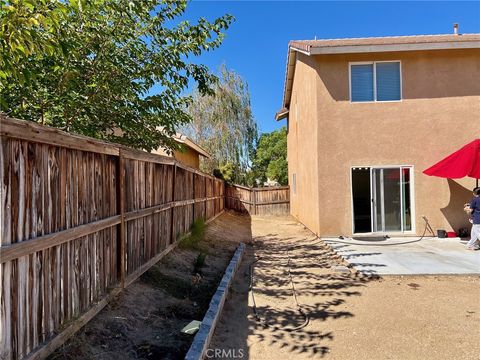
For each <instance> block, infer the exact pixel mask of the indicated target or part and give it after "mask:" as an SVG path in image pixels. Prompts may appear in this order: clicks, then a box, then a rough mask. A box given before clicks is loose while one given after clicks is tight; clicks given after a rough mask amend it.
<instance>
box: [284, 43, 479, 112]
mask: <svg viewBox="0 0 480 360" xmlns="http://www.w3.org/2000/svg"><path fill="white" fill-rule="evenodd" d="M477 48H480V34H462V35H457V34H453V35H452V34H449V35H415V36H390V37H371V38H354V39H325V40H293V41H290V42H289V44H288V56H287V69H286V72H285V86H284V92H283V103H282V109H281V110H279V111H278V112H277V113H276V114H275V119H277V120H281V119H283V118H285V117H287V116H288V111H289V110H288V109H289V107H290V96H291V93H292V84H293V76H294V72H295V71H294V70H295V62H296V53H297V52H301V53H303V54H305V55H308V56H311V55H321V54H354V53H373V52H387V51H416V50H443V49H477Z"/></svg>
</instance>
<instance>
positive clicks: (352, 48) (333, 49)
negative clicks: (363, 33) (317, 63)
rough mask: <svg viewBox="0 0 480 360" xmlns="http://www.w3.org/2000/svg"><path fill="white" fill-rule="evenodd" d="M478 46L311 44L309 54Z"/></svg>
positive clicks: (477, 45)
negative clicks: (315, 45) (322, 45)
mask: <svg viewBox="0 0 480 360" xmlns="http://www.w3.org/2000/svg"><path fill="white" fill-rule="evenodd" d="M478 48H480V41H445V42H432V43H411V44H383V45H342V46H325V47H321V46H319V47H314V46H311V47H310V49H309V50H310V51H309V52H308V54H309V55H324V54H355V53H378V52H396V51H425V50H453V49H478ZM293 49H295V48H293ZM295 50H296V49H295ZM296 51H298V50H296ZM304 53H305V52H304Z"/></svg>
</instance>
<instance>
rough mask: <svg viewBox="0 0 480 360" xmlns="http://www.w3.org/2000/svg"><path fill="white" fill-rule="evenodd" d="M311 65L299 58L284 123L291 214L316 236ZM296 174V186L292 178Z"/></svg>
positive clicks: (315, 124)
mask: <svg viewBox="0 0 480 360" xmlns="http://www.w3.org/2000/svg"><path fill="white" fill-rule="evenodd" d="M316 76H317V74H316V71H315V62H314V59H313V58H310V57H308V56H300V57H299V59H298V61H297V65H296V71H295V79H294V81H293V86H292V105H291V111H290V117H289V122H288V135H287V147H288V150H289V151H288V152H287V154H288V156H287V160H288V174H289V175H288V179H289V183H290V209H291V213H292V214H293V215H294V216H295V217H297V218H298V219H302V222H303V223H304V224H305V225H306V226H307V227H308V228H309V229H310V230H312V231H313V232H315V233H317V234H319V233H320V216H319V208H318V202H319V198H318V193H319V177H318V161H317V155H318V154H317V151H316V144H317V143H318V124H319V122H318V116H317V111H316V103H317V100H318V96H317V89H316V87H317V86H316V82H315V80H314V79H315V78H316ZM294 174H295V175H296V186H294V185H293V175H294Z"/></svg>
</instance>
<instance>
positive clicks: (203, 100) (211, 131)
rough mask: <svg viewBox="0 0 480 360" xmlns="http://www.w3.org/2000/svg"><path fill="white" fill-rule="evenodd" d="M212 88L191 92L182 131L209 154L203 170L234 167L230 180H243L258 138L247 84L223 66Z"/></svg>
mask: <svg viewBox="0 0 480 360" xmlns="http://www.w3.org/2000/svg"><path fill="white" fill-rule="evenodd" d="M213 91H214V94H212V95H204V94H202V92H201V91H199V90H196V91H194V94H193V99H194V100H193V102H192V103H191V104H190V106H189V107H188V113H189V114H190V116H191V117H192V119H193V120H192V122H191V123H189V124H188V125H186V126H184V127H183V128H182V129H181V131H182V132H183V133H185V134H186V135H188V136H189V137H190V138H192V139H193V140H194V141H195V142H197V143H198V144H199V145H200V146H202V147H203V148H204V149H205V150H207V151H208V152H209V153H210V154H212V159H211V160H206V161H204V162H203V163H202V169H203V170H204V171H207V172H209V173H211V172H212V171H213V170H214V169H218V168H220V167H221V166H227V168H228V169H235V172H234V174H233V177H232V179H231V181H233V182H237V183H244V182H245V179H244V175H245V173H246V171H247V170H248V168H249V166H250V158H251V154H252V153H253V151H254V148H255V143H256V139H257V124H256V122H255V120H254V118H253V115H252V110H251V107H250V94H249V92H248V85H247V84H246V83H245V82H244V81H243V80H242V78H241V77H240V76H239V75H238V74H236V73H235V72H233V71H231V70H228V69H227V68H226V67H225V65H223V66H222V67H221V69H220V80H219V82H218V83H217V84H215V85H214V86H213ZM232 171H233V170H232Z"/></svg>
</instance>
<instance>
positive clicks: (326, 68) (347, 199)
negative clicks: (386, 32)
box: [289, 49, 480, 236]
mask: <svg viewBox="0 0 480 360" xmlns="http://www.w3.org/2000/svg"><path fill="white" fill-rule="evenodd" d="M376 60H400V61H401V68H402V92H403V96H402V101H400V102H389V103H351V102H350V101H349V75H348V74H349V62H351V61H376ZM312 61H313V64H312V66H313V68H314V70H315V73H314V74H313V76H311V77H310V80H307V79H303V80H302V81H301V82H300V81H299V82H297V89H296V91H297V94H298V96H299V97H300V94H302V95H301V96H302V97H304V96H305V94H308V98H311V96H310V95H309V91H311V88H312V87H314V88H315V89H316V92H317V96H316V100H313V101H312V100H310V103H309V105H308V106H310V107H315V108H316V114H314V115H312V114H311V112H310V111H309V116H308V118H309V120H308V122H305V125H306V128H305V129H303V128H300V129H298V134H299V140H300V139H301V141H299V142H298V146H297V147H295V143H293V142H292V141H289V170H291V169H294V168H295V167H298V166H301V165H299V164H300V163H301V162H302V161H303V160H304V157H305V158H308V159H311V158H312V157H316V158H317V163H318V179H319V186H318V199H317V198H316V197H315V196H311V195H312V192H313V190H312V189H311V188H309V189H308V190H307V189H305V190H307V193H306V194H305V195H303V194H299V195H298V198H299V199H300V198H301V199H302V201H301V202H302V204H298V203H297V204H295V207H293V202H292V213H293V215H296V216H297V217H298V218H299V220H300V221H302V222H304V223H305V225H307V226H309V225H308V224H307V220H304V219H303V217H304V216H305V214H303V213H302V212H301V211H298V210H297V211H298V215H297V214H295V213H294V212H293V211H294V210H293V209H297V208H298V207H306V208H308V209H313V208H314V207H317V208H319V209H320V211H319V212H318V216H319V228H320V229H321V235H322V236H328V235H339V234H348V235H350V234H351V233H352V199H351V183H350V168H351V167H352V166H374V165H412V166H414V182H415V185H414V206H415V223H416V233H417V234H419V233H421V232H423V220H421V216H422V215H425V216H427V218H428V219H429V220H430V223H431V225H432V227H433V228H434V229H446V230H451V229H452V228H454V229H455V230H456V229H458V228H459V227H461V226H468V222H467V218H466V216H465V214H464V213H463V212H462V210H461V205H462V204H463V203H464V202H466V201H468V200H469V199H470V197H471V189H472V187H473V186H474V184H475V180H473V179H469V178H467V179H462V180H454V181H448V180H446V179H440V178H432V177H428V176H426V175H423V174H422V171H423V170H424V169H426V168H427V167H429V166H430V165H432V164H434V163H435V162H437V161H439V160H440V159H442V158H443V157H445V156H446V155H448V154H449V153H451V152H453V151H454V150H456V149H458V148H459V147H461V146H462V145H463V144H465V143H467V142H469V141H472V140H473V139H474V138H479V137H480V81H479V79H480V50H477V49H476V50H449V51H423V52H403V53H378V54H350V55H319V56H314V57H312ZM305 73H309V72H308V71H307V70H305V69H300V70H299V69H298V64H297V70H296V72H295V81H296V80H297V79H296V77H297V74H305ZM310 75H311V73H310ZM302 76H303V75H302ZM301 79H302V78H301ZM312 83H313V84H314V85H312ZM300 85H302V86H303V87H305V88H306V89H308V90H307V91H305V90H304V89H300ZM293 99H294V98H292V100H293ZM297 101H301V100H300V98H299V99H298V100H297ZM305 101H307V100H305ZM305 106H307V105H305ZM292 110H293V104H292V106H291V107H290V118H292ZM312 117H315V123H316V124H317V125H315V124H312V121H311V118H312ZM302 120H303V119H299V124H303V122H302ZM290 122H292V120H290ZM315 127H316V128H317V129H318V141H316V142H315V143H311V141H314V137H313V136H312V135H311V134H310V135H306V137H303V136H305V135H301V136H300V134H305V133H307V132H313V129H314V128H315ZM289 136H290V134H289ZM302 143H303V145H302V146H303V149H300V144H302ZM306 147H308V148H310V149H312V150H313V151H312V154H308V153H307V152H306V151H305V148H306ZM313 147H316V150H315V149H313ZM310 151H311V150H310ZM297 152H298V156H299V157H298V160H297V159H296V158H295V156H294V154H295V153H297ZM292 153H293V154H292ZM290 161H293V163H290ZM309 161H310V160H309ZM299 191H301V188H300V189H299ZM312 203H313V204H312ZM312 222H313V223H314V221H312V220H311V218H310V216H308V223H312ZM314 231H315V230H314Z"/></svg>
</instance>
